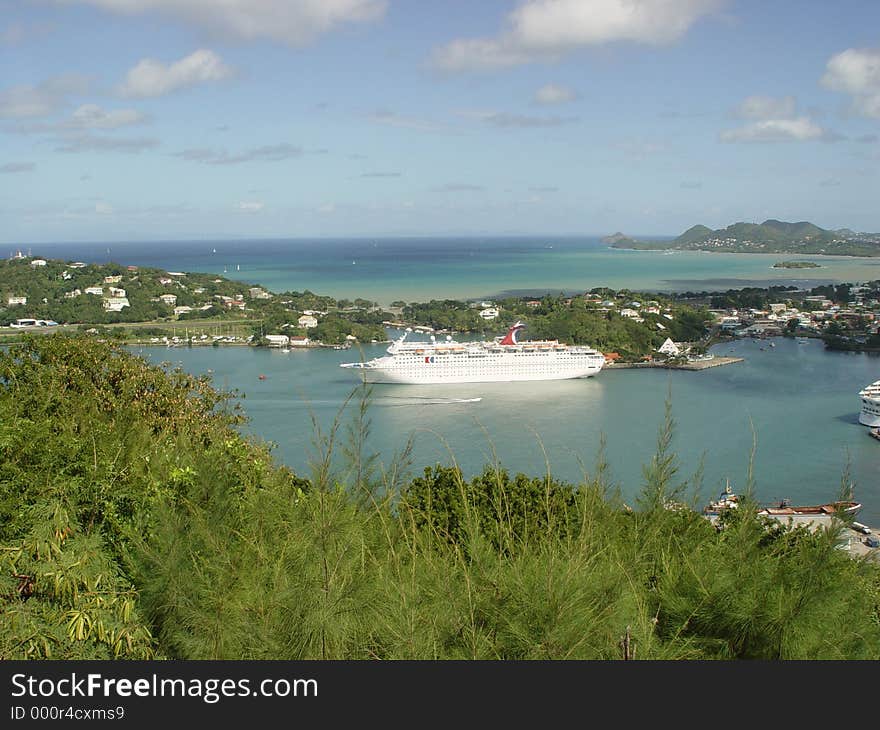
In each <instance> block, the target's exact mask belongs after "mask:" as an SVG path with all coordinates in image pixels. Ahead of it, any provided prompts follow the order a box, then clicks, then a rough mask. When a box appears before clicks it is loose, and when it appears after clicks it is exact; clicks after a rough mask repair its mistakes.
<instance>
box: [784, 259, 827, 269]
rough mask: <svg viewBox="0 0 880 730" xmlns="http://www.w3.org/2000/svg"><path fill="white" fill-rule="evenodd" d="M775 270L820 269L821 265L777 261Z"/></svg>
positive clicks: (809, 262) (808, 262)
mask: <svg viewBox="0 0 880 730" xmlns="http://www.w3.org/2000/svg"><path fill="white" fill-rule="evenodd" d="M773 268H774V269H818V268H820V266H819V264H817V263H816V262H814V261H777V262H776V263H775V264H773Z"/></svg>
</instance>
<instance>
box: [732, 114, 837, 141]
mask: <svg viewBox="0 0 880 730" xmlns="http://www.w3.org/2000/svg"><path fill="white" fill-rule="evenodd" d="M827 136H828V132H826V130H824V129H822V127H820V126H819V125H818V124H816V123H815V122H813V121H812V120H811V119H810V118H809V117H796V118H794V119H763V120H760V121H757V122H751V123H749V124H746V125H745V126H742V127H739V128H738V129H727V130H725V131H723V132H722V133H721V135H720V136H719V139H720V140H721V141H722V142H804V141H808V140H814V139H823V138H825V137H827Z"/></svg>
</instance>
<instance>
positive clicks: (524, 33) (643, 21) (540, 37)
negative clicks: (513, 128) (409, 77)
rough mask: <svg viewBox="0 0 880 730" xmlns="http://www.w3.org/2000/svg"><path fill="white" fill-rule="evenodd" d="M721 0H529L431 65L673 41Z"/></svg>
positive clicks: (480, 65) (452, 66) (478, 64)
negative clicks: (498, 25) (494, 28)
mask: <svg viewBox="0 0 880 730" xmlns="http://www.w3.org/2000/svg"><path fill="white" fill-rule="evenodd" d="M722 3H723V0H526V2H524V3H522V4H521V5H520V6H519V7H518V8H516V9H515V10H513V11H511V12H510V13H509V14H508V16H507V18H506V19H505V27H504V29H503V30H502V31H501V32H500V33H499V34H498V35H496V36H494V37H490V38H463V39H456V40H454V41H452V42H451V43H449V44H447V45H445V46H443V47H442V48H439V49H437V50H436V51H435V52H434V55H433V64H434V65H435V66H436V67H438V68H441V69H445V70H448V71H468V70H481V69H493V68H504V67H509V66H516V65H520V64H524V63H531V62H534V61H552V60H555V59H557V58H559V57H560V56H562V55H564V54H565V53H568V52H571V51H575V50H578V49H581V48H586V47H589V46H596V45H600V44H604V43H611V42H615V41H629V42H634V43H645V44H651V45H662V44H668V43H673V42H675V41H677V40H678V39H679V38H681V37H682V36H683V35H684V34H685V33H687V31H688V30H689V29H690V27H691V26H692V25H693V24H694V23H695V22H697V21H698V20H699V19H700V18H702V17H704V16H706V15H708V14H710V13H712V12H714V11H716V10H717V9H718V8H719V7H720V6H721V5H722Z"/></svg>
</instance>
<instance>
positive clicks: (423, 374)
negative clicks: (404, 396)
mask: <svg viewBox="0 0 880 730" xmlns="http://www.w3.org/2000/svg"><path fill="white" fill-rule="evenodd" d="M524 327H525V325H524V324H523V323H522V322H517V323H516V324H514V325H513V326H512V327H511V328H510V329H509V330H508V331H507V334H506V335H505V336H504V337H499V338H496V339H495V340H493V341H491V342H455V341H454V340H453V339H452V338H451V337H447V338H446V341H437V340H436V339H435V338H434V337H433V336H432V337H431V341H430V342H412V341H410V342H407V341H406V333H404V334H403V335H402V336H401V337H400V338H399V339H397V340H395V341H394V342H392V343H391V346H390V347H389V348H388V354H387V355H385V356H383V357H377V358H375V359H373V360H369V361H367V362H349V363H342V364H341V365H340V367H343V368H350V369H352V370H355V371H356V372H357V373H358V374H359V375H360V376H361V377H362V378H363V380H364V381H366V382H368V383H423V384H429V383H505V382H512V381H519V380H567V379H570V378H587V377H590V376H592V375H595V374H596V373H598V372H599V371H600V370H601V369H602V366H603V365H604V364H605V356H604V355H602V353H601V352H598V351H597V350H594V349H593V348H591V347H580V346H570V345H565V344H562V343H560V342H559V341H557V340H532V341H526V342H519V341H518V340H517V334H518V333H519V332H520V331H521V330H522V329H523V328H524Z"/></svg>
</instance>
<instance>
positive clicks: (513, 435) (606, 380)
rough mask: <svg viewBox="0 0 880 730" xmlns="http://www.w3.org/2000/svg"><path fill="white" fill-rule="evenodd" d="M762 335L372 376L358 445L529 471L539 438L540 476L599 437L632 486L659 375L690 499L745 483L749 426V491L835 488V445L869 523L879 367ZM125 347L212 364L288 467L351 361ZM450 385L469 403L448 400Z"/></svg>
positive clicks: (875, 509)
mask: <svg viewBox="0 0 880 730" xmlns="http://www.w3.org/2000/svg"><path fill="white" fill-rule="evenodd" d="M669 258H672V257H669ZM182 268H183V267H182ZM775 344H776V346H775V347H773V348H771V347H769V342H768V341H764V342H760V343H759V342H753V341H751V340H745V341H740V342H737V343H736V344H733V345H724V346H720V347H717V348H716V349H715V352H716V353H717V354H721V355H727V354H732V355H739V356H742V357H745V358H746V360H745V362H742V363H738V364H734V365H729V366H724V367H719V368H714V369H711V370H705V371H702V372H684V371H665V370H659V369H657V370H655V369H649V370H606V371H603V372H601V373H599V375H598V376H596V377H594V378H590V379H587V380H568V381H559V382H544V383H510V384H508V383H474V384H464V385H448V386H437V385H433V386H427V385H418V386H417V385H376V386H374V390H373V398H374V402H373V406H372V409H371V418H372V435H371V437H370V445H371V448H372V450H373V451H376V452H379V453H381V455H382V456H381V459H382V460H383V461H384V463H386V464H387V463H388V462H389V460H390V455H391V454H392V453H394V452H395V451H396V450H398V449H399V448H400V447H401V446H402V445H403V443H404V442H405V440H406V438H407V437H408V436H409V435H410V434H414V435H415V453H414V467H415V470H416V471H417V470H418V469H420V468H421V467H423V466H426V465H430V464H433V463H435V462H438V461H439V462H442V463H445V464H450V463H452V459H453V456H454V459H455V460H456V461H457V463H458V464H459V465H461V466H462V468H463V469H464V470H465V471H466V472H467V473H468V474H472V473H474V472H476V471H479V470H480V469H481V468H482V466H483V465H484V464H485V463H487V462H490V461H491V459H492V457H491V454H492V451H493V449H494V450H495V452H497V455H498V458H499V460H500V461H501V463H503V464H504V465H505V466H506V467H507V468H508V469H509V470H511V471H513V472H515V471H522V472H525V473H528V474H532V475H541V474H544V473H546V466H545V458H544V453H543V451H542V446H541V445H542V444H543V448H544V449H545V450H546V453H547V457H548V459H549V462H550V468H551V470H552V472H553V474H554V475H555V476H557V477H560V478H564V479H568V480H573V481H574V480H578V479H580V478H581V474H582V464H583V467H584V468H586V469H587V470H588V471H589V470H591V469H592V468H593V463H594V457H595V454H596V451H597V448H598V446H599V441H600V437H601V435H602V434H604V435H605V437H606V438H607V449H606V453H607V459H608V462H609V464H610V467H611V472H612V477H613V478H614V480H615V481H616V482H618V483H619V484H620V486H621V489H622V492H623V494H624V495H625V496H626V497H628V498H632V497H633V496H634V495H635V494H636V492H637V491H638V489H639V487H640V485H641V483H642V475H641V465H642V464H645V463H647V462H648V460H649V459H650V456H651V454H652V453H653V451H654V447H655V444H656V437H657V430H658V427H659V426H660V425H661V423H662V420H663V411H664V400H665V398H666V395H667V392H668V390H669V389H670V388H671V392H672V404H673V414H674V418H675V420H676V424H677V428H676V436H675V441H674V448H675V450H676V452H677V453H678V454H679V457H680V465H681V471H680V475H681V476H682V478H685V477H687V476H689V475H690V474H692V473H693V472H694V470H695V469H696V468H697V466H698V464H699V462H700V459H701V457H703V458H704V461H705V476H704V488H703V490H702V494H703V501H705V499H707V498H708V497H709V496H714V493H716V492H718V491H719V490H720V488H721V487H723V485H724V483H725V480H726V479H729V480H730V484H731V486H732V487H733V488H734V489H742V488H744V486H745V482H746V474H747V469H748V461H749V452H750V450H751V448H752V429H753V428H754V433H755V435H756V438H757V452H756V456H755V478H756V487H757V493H758V496H759V498H761V499H762V500H766V501H770V500H778V499H781V498H784V497H788V498H791V499H792V500H795V501H796V502H798V503H810V504H812V503H817V502H821V501H827V500H831V499H834V498H835V497H836V495H837V492H838V489H839V485H840V478H841V474H842V472H843V470H844V466H845V464H846V462H847V455H848V456H849V459H850V461H851V465H852V474H853V477H854V479H855V482H856V497H857V498H858V499H859V500H860V501H862V502H863V503H864V505H865V507H864V510H863V512H862V519H863V521H865V522H867V523H868V524H872V525H875V526H880V442H878V441H876V440H874V439H872V438H870V437H869V436H868V431H867V429H866V428H865V427H864V426H860V425H859V424H858V422H857V417H858V410H859V399H858V396H857V393H858V391H859V389H860V388H862V387H863V386H864V385H865V384H867V383H869V382H872V381H874V380H877V379H878V378H880V359H878V358H875V357H870V356H867V355H864V354H846V353H830V352H826V351H825V350H824V349H823V346H822V343H821V342H818V341H809V342H807V343H805V344H798V342H796V341H795V340H791V339H784V338H779V339H776V340H775ZM383 348H384V346H380V345H373V346H369V347H367V348H366V350H365V353H364V354H365V356H367V357H372V356H374V355H378V354H380V353H381V352H382V350H383ZM762 348H763V349H762ZM136 351H138V352H140V353H141V354H143V356H145V357H146V358H148V359H149V360H151V361H153V362H162V361H168V362H171V363H174V364H178V365H180V366H181V367H183V368H184V369H185V370H187V371H190V372H193V373H206V372H211V373H212V374H213V378H214V384H215V385H216V386H218V387H220V388H235V389H238V390H239V391H241V393H242V394H243V396H244V398H243V400H242V401H241V402H242V405H243V407H244V409H245V411H246V413H247V415H248V416H249V417H250V419H251V421H250V424H249V426H248V430H249V431H250V432H252V433H254V434H256V435H258V436H259V437H261V438H263V439H266V440H269V441H272V442H274V443H276V444H277V451H276V454H277V457H278V459H279V460H280V461H283V462H284V463H286V464H288V465H290V466H291V467H292V468H294V469H295V470H296V471H297V472H301V473H306V464H307V460H308V458H309V454H310V453H312V445H311V437H312V426H311V415H310V414H314V415H315V416H316V417H317V419H318V421H319V422H320V423H321V424H322V425H323V426H325V427H326V426H327V425H329V423H330V422H331V421H332V419H333V417H334V415H335V414H336V413H337V411H338V410H339V408H340V407H341V405H342V402H343V400H344V399H345V397H346V396H347V395H348V394H349V393H350V392H351V390H352V388H353V386H354V385H355V384H356V380H355V379H354V378H353V376H351V375H350V374H349V373H347V372H346V371H344V370H342V369H340V368H339V367H338V364H339V363H340V362H346V361H350V360H352V359H358V354H357V351H356V350H349V351H335V350H329V349H327V350H325V349H321V350H306V351H291V352H289V353H284V352H281V351H279V350H266V349H252V348H210V347H207V348H191V349H190V348H174V349H167V348H142V349H141V348H137V349H136ZM261 374H263V375H265V376H266V378H265V379H264V380H260V379H259V375H261ZM461 398H481V399H482V400H480V401H479V402H473V403H456V402H454V399H461Z"/></svg>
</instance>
